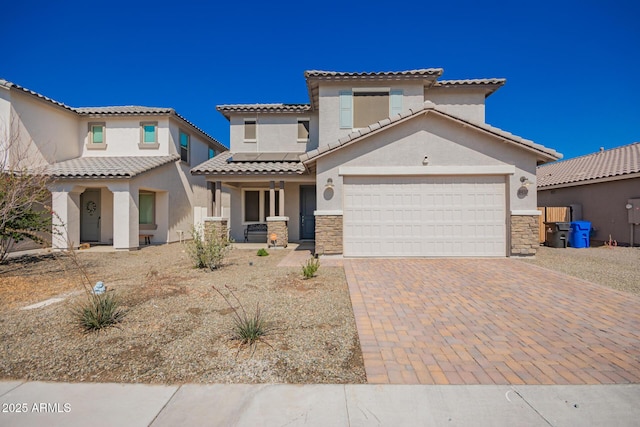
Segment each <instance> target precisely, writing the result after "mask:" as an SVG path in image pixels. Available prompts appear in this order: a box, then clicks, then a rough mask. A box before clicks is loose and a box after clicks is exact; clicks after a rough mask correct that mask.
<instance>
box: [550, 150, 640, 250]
mask: <svg viewBox="0 0 640 427" xmlns="http://www.w3.org/2000/svg"><path fill="white" fill-rule="evenodd" d="M537 181H538V205H539V206H572V207H573V210H574V212H573V214H574V215H573V217H574V218H573V219H574V220H581V219H583V220H585V221H590V222H591V225H592V228H593V234H592V239H593V240H596V241H600V242H603V241H608V240H609V238H611V239H612V240H615V241H617V242H618V243H619V244H630V243H635V244H639V243H640V234H639V230H640V227H638V225H639V224H638V223H640V142H636V143H633V144H630V145H624V146H622V147H616V148H612V149H610V150H604V149H602V148H601V149H600V151H599V152H597V153H593V154H589V155H586V156H581V157H576V158H575V159H568V160H564V161H561V162H556V163H551V164H549V165H544V166H540V167H538V171H537Z"/></svg>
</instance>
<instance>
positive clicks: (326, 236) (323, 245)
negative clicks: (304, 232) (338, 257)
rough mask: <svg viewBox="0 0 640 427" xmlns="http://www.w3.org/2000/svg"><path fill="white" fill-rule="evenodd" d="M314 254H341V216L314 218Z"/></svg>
mask: <svg viewBox="0 0 640 427" xmlns="http://www.w3.org/2000/svg"><path fill="white" fill-rule="evenodd" d="M316 253H317V254H319V255H324V254H326V255H335V254H341V253H342V215H317V216H316Z"/></svg>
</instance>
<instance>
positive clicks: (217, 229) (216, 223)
mask: <svg viewBox="0 0 640 427" xmlns="http://www.w3.org/2000/svg"><path fill="white" fill-rule="evenodd" d="M211 235H214V236H215V235H217V236H219V237H220V239H221V240H223V241H224V240H228V239H229V229H228V228H227V219H226V218H222V217H216V216H214V217H209V218H204V237H205V238H206V237H207V236H211Z"/></svg>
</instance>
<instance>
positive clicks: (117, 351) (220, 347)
mask: <svg viewBox="0 0 640 427" xmlns="http://www.w3.org/2000/svg"><path fill="white" fill-rule="evenodd" d="M289 252H290V250H289V249H287V250H270V251H269V253H270V255H269V256H265V257H258V256H256V251H255V250H243V249H234V250H233V251H232V252H231V254H230V255H229V257H228V258H227V260H226V262H225V265H224V266H223V267H222V268H221V269H219V270H217V271H205V270H196V269H193V268H191V263H190V261H189V259H188V257H187V254H186V252H185V248H184V246H183V245H181V244H170V245H164V246H154V247H147V248H144V249H142V250H140V251H136V252H129V253H99V252H83V251H80V252H78V258H79V260H80V261H81V262H82V265H84V266H85V268H86V269H87V271H88V273H89V276H90V278H91V280H92V281H93V282H94V283H95V282H96V281H98V280H102V281H104V283H105V284H106V285H107V288H108V292H114V293H116V294H117V295H118V296H119V298H120V299H121V301H122V304H123V306H124V308H125V309H126V310H127V315H126V317H125V318H124V321H123V322H122V323H121V324H119V325H118V326H117V327H111V328H108V329H105V330H102V331H100V332H93V333H85V332H83V331H82V330H81V329H80V328H79V327H78V326H77V325H76V324H75V323H74V319H73V317H72V315H71V308H72V307H74V306H76V305H77V304H79V303H81V302H82V301H84V300H86V298H87V296H86V294H85V293H84V291H83V287H82V285H81V283H82V281H81V279H80V276H79V274H78V271H77V269H75V268H74V267H73V264H72V263H70V260H69V258H68V257H66V256H61V255H57V256H53V255H46V256H40V257H29V258H19V259H15V260H11V261H10V262H9V263H8V264H7V265H4V266H0V343H1V344H0V378H1V379H27V380H42V381H94V382H127V383H132V382H134V383H135V382H140V383H165V384H176V383H267V382H268V383H364V382H366V377H365V373H364V365H363V361H362V354H361V352H360V345H359V341H358V335H357V331H356V326H355V321H354V318H353V311H352V308H351V302H350V299H349V292H348V289H347V285H346V280H345V277H344V272H343V269H342V268H339V267H323V266H321V267H320V270H319V271H318V273H317V276H316V277H314V278H312V279H309V280H303V279H302V270H301V268H293V267H291V268H286V267H277V264H278V262H279V261H280V260H282V259H283V258H284V257H285V256H286V255H287V254H288V253H289ZM212 285H215V286H216V287H217V288H219V289H221V290H222V291H223V292H224V293H225V294H226V295H229V293H228V291H227V290H226V289H225V285H227V286H229V287H230V288H231V289H233V291H234V293H235V294H236V295H237V297H238V298H239V299H240V301H241V303H242V305H243V306H244V308H245V309H246V310H247V311H248V312H250V313H252V312H253V311H254V310H255V309H256V306H257V304H258V303H259V304H260V310H261V311H262V312H263V313H264V316H265V318H266V320H268V321H269V322H271V326H272V327H273V331H272V332H271V333H270V334H269V335H267V336H266V337H265V340H264V342H258V344H257V345H256V346H255V347H254V348H248V347H247V346H246V345H244V346H241V345H240V344H239V343H238V341H235V340H231V339H230V338H231V332H230V329H231V326H232V323H233V312H232V309H231V308H230V307H229V306H228V305H227V303H226V302H225V301H224V299H223V298H222V297H221V296H220V295H219V294H217V293H216V292H215V291H213V289H212ZM59 295H65V296H66V299H65V300H64V301H63V302H58V303H54V304H51V305H48V306H46V307H42V308H37V309H32V310H21V309H20V308H21V307H24V306H27V305H29V304H33V303H36V302H39V301H43V300H46V299H47V298H50V297H52V296H59ZM229 296H230V295H229ZM232 301H233V300H232ZM234 307H235V308H239V304H237V303H235V302H234Z"/></svg>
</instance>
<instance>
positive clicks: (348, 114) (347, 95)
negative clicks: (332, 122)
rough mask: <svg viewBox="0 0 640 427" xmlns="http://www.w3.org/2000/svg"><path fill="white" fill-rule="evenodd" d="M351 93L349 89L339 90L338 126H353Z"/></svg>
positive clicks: (349, 127)
mask: <svg viewBox="0 0 640 427" xmlns="http://www.w3.org/2000/svg"><path fill="white" fill-rule="evenodd" d="M352 105H353V94H352V93H351V91H350V90H341V91H340V128H343V129H344V128H347V129H351V128H353V113H352Z"/></svg>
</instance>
